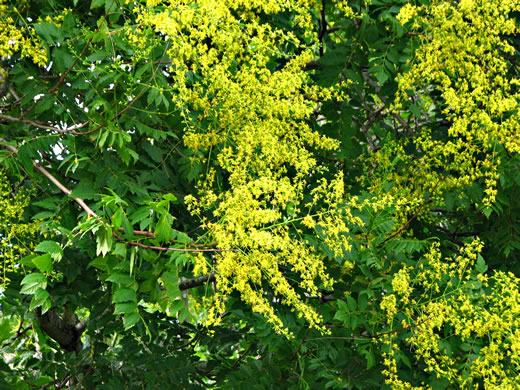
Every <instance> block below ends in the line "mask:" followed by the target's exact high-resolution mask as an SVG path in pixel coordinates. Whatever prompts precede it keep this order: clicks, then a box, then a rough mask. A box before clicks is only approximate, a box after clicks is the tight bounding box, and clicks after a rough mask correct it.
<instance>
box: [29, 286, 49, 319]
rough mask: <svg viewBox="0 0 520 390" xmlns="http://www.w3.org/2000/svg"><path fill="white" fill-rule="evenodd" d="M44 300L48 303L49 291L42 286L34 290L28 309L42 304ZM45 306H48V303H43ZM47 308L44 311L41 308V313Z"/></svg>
mask: <svg viewBox="0 0 520 390" xmlns="http://www.w3.org/2000/svg"><path fill="white" fill-rule="evenodd" d="M46 301H49V303H50V300H49V293H48V292H47V291H46V290H44V289H43V288H37V289H36V291H35V292H34V296H33V298H32V300H31V303H30V305H29V310H34V309H36V308H37V307H40V306H43V305H44V304H45V302H46ZM45 306H46V308H47V306H50V305H45ZM47 310H48V308H47V309H46V310H45V311H43V310H42V314H44V313H45V312H46V311H47Z"/></svg>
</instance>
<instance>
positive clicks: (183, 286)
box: [179, 272, 216, 290]
mask: <svg viewBox="0 0 520 390" xmlns="http://www.w3.org/2000/svg"><path fill="white" fill-rule="evenodd" d="M215 280H216V279H215V272H211V273H209V274H207V275H203V276H200V277H198V278H195V279H187V280H183V281H180V282H179V290H188V289H190V288H194V287H199V286H202V285H203V284H206V283H212V282H214V281H215Z"/></svg>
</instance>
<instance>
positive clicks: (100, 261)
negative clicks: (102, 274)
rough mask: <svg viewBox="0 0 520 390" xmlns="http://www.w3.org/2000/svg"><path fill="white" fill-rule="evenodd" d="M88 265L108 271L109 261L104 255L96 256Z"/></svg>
mask: <svg viewBox="0 0 520 390" xmlns="http://www.w3.org/2000/svg"><path fill="white" fill-rule="evenodd" d="M88 267H94V268H97V269H100V270H101V271H108V266H107V262H106V260H105V259H104V258H102V257H96V258H95V259H94V260H92V261H91V262H90V263H88Z"/></svg>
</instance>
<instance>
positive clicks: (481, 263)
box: [475, 255, 488, 274]
mask: <svg viewBox="0 0 520 390" xmlns="http://www.w3.org/2000/svg"><path fill="white" fill-rule="evenodd" d="M475 269H476V270H477V272H478V273H480V274H483V273H484V272H486V271H487V270H488V266H487V265H486V262H485V260H484V258H483V257H482V256H481V255H478V257H477V262H476V264H475Z"/></svg>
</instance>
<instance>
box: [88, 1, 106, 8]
mask: <svg viewBox="0 0 520 390" xmlns="http://www.w3.org/2000/svg"><path fill="white" fill-rule="evenodd" d="M104 5H105V0H92V3H91V4H90V9H94V8H99V7H103V6H104Z"/></svg>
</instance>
